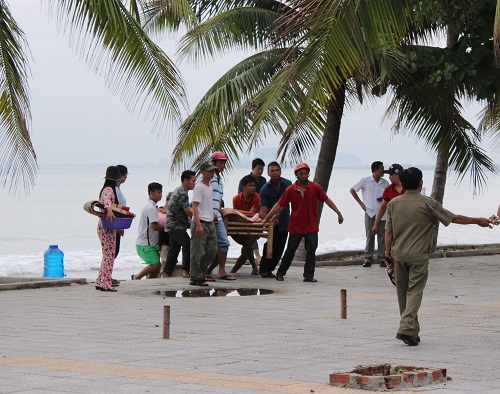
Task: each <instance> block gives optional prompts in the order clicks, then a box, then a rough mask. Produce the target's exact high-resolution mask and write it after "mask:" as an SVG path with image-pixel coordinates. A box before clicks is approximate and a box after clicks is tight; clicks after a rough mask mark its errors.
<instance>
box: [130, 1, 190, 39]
mask: <svg viewBox="0 0 500 394" xmlns="http://www.w3.org/2000/svg"><path fill="white" fill-rule="evenodd" d="M140 3H141V4H140V6H139V7H137V8H140V11H139V15H140V21H141V24H142V26H143V27H144V30H145V31H146V32H147V33H149V34H156V35H159V34H161V33H165V32H167V33H168V32H173V31H177V30H178V29H179V27H180V26H181V23H184V24H185V25H186V26H187V27H188V28H192V27H194V26H196V24H197V23H198V18H197V16H196V14H195V12H194V10H193V8H192V7H191V4H190V1H189V0H140Z"/></svg>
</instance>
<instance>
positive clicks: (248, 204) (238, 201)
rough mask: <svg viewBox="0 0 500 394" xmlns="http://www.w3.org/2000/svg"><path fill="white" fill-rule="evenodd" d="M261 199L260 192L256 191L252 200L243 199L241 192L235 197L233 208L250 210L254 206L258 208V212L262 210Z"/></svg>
mask: <svg viewBox="0 0 500 394" xmlns="http://www.w3.org/2000/svg"><path fill="white" fill-rule="evenodd" d="M259 201H260V197H259V193H254V195H253V196H252V198H251V199H250V201H243V192H241V193H238V194H237V195H236V196H234V197H233V208H234V209H239V210H241V211H248V212H250V211H251V210H252V208H255V209H257V211H256V212H259V211H260V204H259Z"/></svg>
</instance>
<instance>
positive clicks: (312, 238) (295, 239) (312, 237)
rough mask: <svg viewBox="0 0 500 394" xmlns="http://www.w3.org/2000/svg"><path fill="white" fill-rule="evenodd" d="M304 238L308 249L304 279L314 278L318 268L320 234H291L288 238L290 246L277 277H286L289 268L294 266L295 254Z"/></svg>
mask: <svg viewBox="0 0 500 394" xmlns="http://www.w3.org/2000/svg"><path fill="white" fill-rule="evenodd" d="M302 238H304V241H305V248H306V262H305V264H304V278H313V277H314V269H315V268H316V249H317V248H318V233H304V234H294V233H290V235H289V237H288V246H287V248H286V251H285V255H284V256H283V259H282V260H281V265H280V267H279V269H278V272H277V273H276V276H285V275H286V272H287V271H288V268H290V265H291V264H292V260H293V257H294V256H295V252H296V251H297V248H298V247H299V245H300V241H302Z"/></svg>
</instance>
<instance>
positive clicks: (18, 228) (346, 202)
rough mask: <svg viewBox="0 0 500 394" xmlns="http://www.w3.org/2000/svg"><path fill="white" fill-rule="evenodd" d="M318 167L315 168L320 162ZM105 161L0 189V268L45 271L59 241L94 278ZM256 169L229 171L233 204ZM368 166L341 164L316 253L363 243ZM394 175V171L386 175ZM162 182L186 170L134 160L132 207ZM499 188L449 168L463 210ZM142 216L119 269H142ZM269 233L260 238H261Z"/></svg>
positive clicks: (29, 273)
mask: <svg viewBox="0 0 500 394" xmlns="http://www.w3.org/2000/svg"><path fill="white" fill-rule="evenodd" d="M313 171H314V169H313ZM104 173H105V166H104V167H99V166H96V167H81V168H80V167H44V168H40V169H39V171H38V175H37V179H36V184H35V186H34V187H33V189H32V190H31V192H30V193H29V195H25V194H22V192H21V193H12V192H9V189H8V188H7V187H4V188H2V189H0V201H1V204H0V218H1V224H2V225H1V226H0V276H26V277H41V276H43V266H44V259H43V254H44V252H45V251H46V250H47V249H48V247H49V245H51V244H56V245H58V246H59V249H61V250H62V251H63V252H64V270H65V271H64V272H65V275H66V276H67V277H75V278H87V279H88V280H90V281H93V280H95V278H96V276H97V272H98V270H99V265H100V261H101V249H100V243H99V240H98V238H97V233H96V228H97V221H98V220H99V219H98V218H97V217H96V216H93V215H90V214H89V213H87V212H85V211H84V210H83V204H84V203H85V202H86V201H89V200H97V199H98V195H99V191H100V189H101V187H102V184H103V176H104ZM248 173H249V170H244V169H237V170H232V171H230V172H229V171H228V172H227V173H225V174H224V181H225V202H226V206H230V205H231V200H232V197H233V196H234V195H235V194H237V187H238V182H239V180H240V179H241V178H242V177H243V176H244V175H246V174H248ZM423 173H424V187H426V191H427V194H430V190H431V186H432V178H433V169H432V168H428V169H424V170H423ZM369 175H370V171H369V169H364V168H334V171H333V174H332V177H331V181H330V185H329V188H328V193H327V194H328V195H329V197H330V198H331V199H332V200H333V201H334V203H335V204H336V205H337V207H338V208H339V209H340V211H341V212H342V214H343V216H344V220H345V221H344V223H343V224H342V225H339V224H338V222H337V215H336V214H335V213H334V212H333V211H331V210H330V209H329V208H328V207H326V206H325V208H324V210H323V215H322V218H321V223H320V232H319V247H318V250H317V254H318V255H321V254H325V253H330V252H335V251H352V250H358V251H361V250H363V248H364V242H365V236H364V225H363V217H364V213H363V211H362V210H361V208H360V207H359V205H358V204H357V203H356V201H354V199H353V198H352V196H351V195H350V193H349V189H350V188H351V186H352V185H354V184H355V183H356V182H357V181H358V180H359V179H360V178H362V177H365V176H369ZM282 176H284V177H285V178H288V179H290V180H292V181H293V179H294V177H293V171H292V170H291V169H290V168H288V169H284V170H283V174H282ZM386 177H387V175H386ZM150 182H159V183H161V184H162V185H163V187H164V189H163V190H164V196H165V195H166V192H168V191H171V190H174V189H175V188H176V187H177V186H178V185H180V175H179V174H173V173H171V172H170V171H169V169H168V168H163V167H129V176H128V179H127V181H126V182H125V183H124V184H123V185H122V186H121V189H122V191H123V193H124V195H125V197H126V199H127V205H128V206H129V207H130V210H131V211H132V212H134V213H136V214H139V213H140V211H141V208H142V207H143V206H144V205H145V203H146V201H147V198H148V194H147V185H148V183H150ZM497 196H500V179H499V177H498V176H494V175H490V177H489V179H488V180H487V182H486V186H485V187H484V188H483V190H482V191H481V192H480V193H479V194H477V195H474V193H473V189H472V186H471V185H470V183H469V181H468V179H467V178H466V179H464V180H463V181H462V182H461V183H458V182H457V178H456V176H454V175H453V174H450V175H449V179H448V183H447V186H446V193H445V200H444V206H445V207H446V208H447V209H449V210H450V211H452V212H454V213H456V214H463V215H467V216H486V217H488V216H490V215H492V214H494V213H496V212H497V207H498V205H499V202H500V201H499V199H497ZM138 222H139V220H138V219H135V220H134V221H133V223H132V226H131V228H130V229H128V230H126V231H125V236H124V237H123V239H122V244H121V250H120V254H119V256H118V258H117V259H116V261H115V270H114V274H113V276H114V277H115V278H118V279H126V278H129V277H130V274H131V273H137V272H139V271H140V270H141V269H142V267H143V265H142V262H141V260H140V259H139V257H138V256H137V254H136V252H135V239H136V236H137V225H138ZM499 240H500V228H494V229H491V230H490V229H484V228H480V227H478V226H462V225H456V224H451V225H450V226H448V227H444V226H442V225H441V227H440V231H439V238H438V244H439V245H462V244H466V245H481V244H494V243H498V242H499ZM264 242H265V241H264V240H262V239H261V240H259V243H260V244H261V245H262V244H263V243H264ZM239 252H240V246H239V245H238V244H236V243H235V242H232V243H231V247H230V250H229V254H228V257H230V258H236V257H238V256H239Z"/></svg>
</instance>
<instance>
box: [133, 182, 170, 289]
mask: <svg viewBox="0 0 500 394" xmlns="http://www.w3.org/2000/svg"><path fill="white" fill-rule="evenodd" d="M162 192H163V186H162V185H160V184H159V183H156V182H153V183H150V184H149V185H148V194H149V199H148V201H147V202H146V205H145V206H144V208H142V211H141V215H140V217H139V235H138V237H137V241H136V245H135V249H136V250H137V254H138V255H139V257H140V258H141V259H142V260H143V261H144V262H145V263H146V267H144V268H143V269H142V271H141V272H139V273H138V274H137V275H132V280H137V279H142V277H144V276H147V278H148V279H154V278H157V277H158V274H159V273H160V248H159V246H158V231H163V226H162V225H161V224H159V223H158V208H157V207H156V204H157V203H158V201H160V200H161V199H162Z"/></svg>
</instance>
